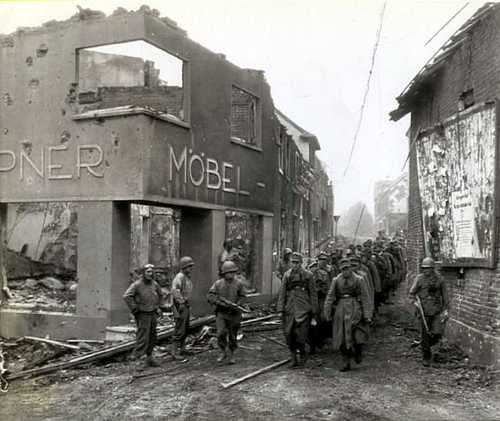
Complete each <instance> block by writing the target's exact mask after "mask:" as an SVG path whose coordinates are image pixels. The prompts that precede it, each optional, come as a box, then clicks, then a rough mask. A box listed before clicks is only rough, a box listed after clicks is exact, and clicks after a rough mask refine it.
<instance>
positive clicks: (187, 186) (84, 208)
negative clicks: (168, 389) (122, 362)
mask: <svg viewBox="0 0 500 421" xmlns="http://www.w3.org/2000/svg"><path fill="white" fill-rule="evenodd" d="M0 92H1V95H2V101H1V103H0V136H1V138H2V141H1V147H0V222H1V224H0V228H1V229H0V244H1V245H2V246H4V245H5V243H6V242H7V243H8V245H9V247H11V248H12V249H13V250H14V252H15V255H16V256H17V258H21V257H22V258H28V257H29V258H32V259H35V260H45V261H46V263H47V264H49V263H50V264H55V265H58V266H64V267H66V268H67V269H69V270H73V271H76V275H75V277H76V278H77V280H78V289H77V296H76V302H75V306H74V307H75V308H74V311H72V312H71V311H62V310H61V311H45V310H43V309H41V308H40V307H39V306H36V307H34V308H25V307H23V308H22V309H20V308H12V307H9V306H7V307H6V306H3V307H2V308H1V309H0V336H7V337H9V336H21V335H27V334H30V333H33V332H36V334H37V335H38V336H44V335H45V334H50V335H51V336H52V337H56V338H61V339H64V338H68V337H70V336H80V337H100V336H102V335H103V334H104V331H105V328H106V326H109V325H114V324H121V323H126V322H127V321H128V318H129V312H128V309H127V308H126V306H125V304H124V302H123V299H122V295H123V292H124V291H125V289H126V288H127V286H128V285H129V282H130V280H131V272H133V269H134V268H137V267H138V266H140V265H141V264H143V263H144V262H146V261H152V262H153V263H155V264H156V265H157V266H159V267H160V268H161V269H164V273H166V274H167V276H171V275H172V273H173V271H175V270H176V269H177V267H176V264H177V260H178V258H179V256H180V255H190V256H192V257H193V258H194V260H195V262H196V264H195V266H194V270H193V278H194V280H195V285H196V288H195V291H194V293H195V295H194V297H193V303H192V304H193V310H194V313H195V314H200V313H205V312H208V311H211V307H210V306H208V304H207V302H206V293H207V290H208V288H209V286H210V285H211V283H212V282H213V280H214V279H216V277H217V276H218V270H217V269H218V267H217V259H218V256H219V254H220V252H221V251H222V245H223V242H224V240H225V239H226V238H228V237H230V238H232V239H234V244H235V247H236V249H237V251H238V264H239V266H240V269H241V272H242V274H244V276H245V277H246V278H247V279H248V285H247V287H248V289H249V290H251V291H253V292H254V296H255V299H257V300H259V299H266V297H269V296H270V295H271V294H272V292H273V291H272V270H273V260H272V259H273V251H274V252H275V253H276V247H277V244H278V242H279V240H278V238H279V234H278V230H277V226H278V224H279V221H280V218H281V213H280V211H281V207H282V206H281V202H280V194H281V193H280V190H279V189H278V186H277V183H278V182H280V180H281V179H280V177H282V173H280V168H279V165H278V163H279V162H282V161H281V158H280V157H281V156H282V153H281V152H280V151H282V150H283V149H282V146H281V143H280V136H279V135H278V134H277V133H279V132H280V127H281V126H280V124H279V120H278V118H277V117H276V111H275V108H274V104H273V101H272V98H271V94H270V88H269V85H268V84H267V82H266V80H265V77H264V73H263V72H262V71H259V70H253V69H242V68H239V67H238V66H236V65H234V64H232V63H230V62H229V61H228V60H226V58H225V56H224V55H222V54H216V53H214V52H212V51H209V50H208V49H206V48H204V47H203V46H201V45H200V44H198V43H196V42H194V41H192V40H191V39H189V38H188V36H187V33H186V31H184V30H183V29H181V28H180V27H179V26H178V25H177V24H176V23H175V22H174V21H172V20H171V19H169V18H166V17H160V16H159V14H158V13H157V12H156V11H154V10H153V11H151V10H150V9H149V8H147V7H142V8H141V9H139V10H138V11H136V12H127V11H125V10H124V9H121V8H120V9H117V10H116V11H115V12H114V13H113V14H112V15H111V16H108V17H106V16H104V14H102V13H100V12H94V11H90V10H83V9H81V10H80V12H79V13H77V14H76V15H75V16H73V17H72V18H70V19H68V20H67V21H62V22H56V21H50V22H47V23H46V24H44V25H42V26H41V27H37V28H22V29H19V30H17V31H16V32H15V33H12V34H10V35H5V36H1V37H0ZM310 141H311V142H312V143H311V145H312V149H311V150H312V152H307V157H306V156H304V155H303V153H304V151H305V150H306V149H305V148H304V147H305V146H307V148H308V145H298V146H297V145H295V144H294V145H295V146H293V145H292V143H293V142H291V143H290V148H291V149H290V150H292V149H293V151H295V150H297V148H299V149H300V148H302V149H303V150H302V149H300V150H301V155H300V159H296V155H295V152H294V155H290V156H289V157H288V158H286V160H285V161H283V162H288V161H289V160H295V161H296V162H297V164H296V165H297V168H300V171H298V172H297V174H296V176H297V180H299V179H300V181H301V183H302V184H301V186H302V187H300V188H296V187H294V186H293V185H289V186H288V187H287V188H289V189H295V190H297V189H299V190H300V192H301V193H300V194H302V197H308V198H309V199H308V200H309V201H310V200H311V197H310V194H311V193H310V192H313V191H316V192H317V193H316V195H315V197H318V198H319V199H318V200H320V202H321V204H320V205H319V207H318V209H315V208H314V209H313V208H311V207H310V206H311V205H310V204H309V205H304V204H300V205H298V206H297V208H294V209H295V210H294V212H298V209H299V206H300V209H302V211H300V212H302V213H298V214H297V215H302V216H303V217H305V216H307V218H308V222H302V223H303V224H307V226H308V227H309V228H308V230H305V231H304V230H303V231H301V234H300V235H301V237H300V238H301V243H300V244H299V243H297V247H299V246H300V247H301V248H302V249H308V250H311V247H312V246H311V245H310V243H311V242H313V241H318V242H319V241H320V240H322V239H324V238H325V237H326V236H327V231H328V230H330V228H328V224H330V222H329V217H328V215H329V214H328V212H330V211H331V208H332V206H333V192H332V191H331V183H330V182H329V181H328V178H327V177H326V175H325V174H324V171H323V172H322V171H321V170H320V169H318V171H317V172H316V174H317V175H318V177H317V180H318V183H320V184H318V186H319V187H317V188H316V187H314V183H312V180H310V178H311V176H312V175H314V168H315V167H316V166H318V165H319V164H318V163H317V162H316V161H315V160H314V150H316V149H318V148H319V145H317V140H316V141H314V140H313V139H311V140H310ZM307 142H309V140H308V141H307ZM307 150H308V151H309V149H307ZM311 157H312V160H311ZM304 162H307V165H305V164H304ZM287 165H288V164H287ZM294 165H295V164H294ZM318 168H319V167H318ZM307 192H309V193H307ZM320 195H321V197H320ZM324 195H327V196H328V198H327V199H325V196H324ZM327 202H328V203H327ZM277 203H278V205H276V204H277ZM297 203H299V201H297ZM49 204H50V205H49ZM308 209H309V210H308ZM330 219H331V218H330ZM314 221H317V223H318V228H317V229H313V227H314V223H315V222H314ZM320 224H321V226H320ZM34 227H35V228H34ZM325 227H326V228H325ZM313 231H314V232H315V233H316V234H315V236H314V235H312V234H310V233H311V232H313ZM23 233H24V234H23ZM306 233H307V234H306ZM306 235H308V236H309V237H306ZM297 238H298V237H297ZM3 248H5V247H3ZM11 255H12V253H10V252H9V256H11ZM6 260H8V256H7V253H6V252H5V249H4V250H1V249H0V269H1V271H0V288H2V287H4V286H6V282H7V280H6V275H5V267H6ZM2 298H3V297H2Z"/></svg>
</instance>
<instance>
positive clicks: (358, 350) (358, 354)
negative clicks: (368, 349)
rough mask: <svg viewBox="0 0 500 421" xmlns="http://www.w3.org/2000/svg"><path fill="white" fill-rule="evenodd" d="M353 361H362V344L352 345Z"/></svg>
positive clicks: (358, 362) (359, 362)
mask: <svg viewBox="0 0 500 421" xmlns="http://www.w3.org/2000/svg"><path fill="white" fill-rule="evenodd" d="M354 361H355V362H356V364H361V361H363V346H362V345H355V347H354Z"/></svg>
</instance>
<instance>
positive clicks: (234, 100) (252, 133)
mask: <svg viewBox="0 0 500 421" xmlns="http://www.w3.org/2000/svg"><path fill="white" fill-rule="evenodd" d="M258 120H259V119H258V98H257V97H255V96H253V95H252V94H249V93H248V92H245V91H243V90H242V89H240V88H237V87H236V86H233V88H232V91H231V138H232V139H233V140H235V141H237V142H242V143H246V144H250V145H256V146H257V145H259V130H258V125H257V124H258Z"/></svg>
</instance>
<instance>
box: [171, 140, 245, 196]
mask: <svg viewBox="0 0 500 421" xmlns="http://www.w3.org/2000/svg"><path fill="white" fill-rule="evenodd" d="M168 162H169V181H172V180H173V177H174V171H176V172H177V173H178V174H180V175H181V176H182V181H183V182H184V183H187V182H188V181H189V182H190V183H191V184H192V185H194V186H196V187H198V186H202V185H204V186H205V187H206V188H207V189H211V190H220V189H222V191H224V192H228V193H236V194H240V195H244V196H249V195H250V193H249V192H248V191H245V190H243V189H242V188H241V169H240V167H239V166H237V165H234V164H231V163H229V162H225V161H222V163H219V161H218V160H216V159H213V158H208V157H206V156H205V153H203V152H202V153H201V154H196V153H194V152H193V150H192V149H188V148H187V147H186V146H184V148H183V149H182V151H181V153H180V154H179V155H176V154H175V151H174V148H173V147H172V145H170V146H169V159H168ZM233 182H234V183H233ZM231 186H234V187H231Z"/></svg>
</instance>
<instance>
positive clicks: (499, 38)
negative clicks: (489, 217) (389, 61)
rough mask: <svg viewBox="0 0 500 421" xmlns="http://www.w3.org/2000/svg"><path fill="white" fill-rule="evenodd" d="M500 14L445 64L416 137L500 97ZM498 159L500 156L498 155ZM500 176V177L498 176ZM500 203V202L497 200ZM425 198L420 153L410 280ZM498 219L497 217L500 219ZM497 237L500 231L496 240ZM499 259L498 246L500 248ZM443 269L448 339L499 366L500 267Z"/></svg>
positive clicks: (488, 18) (413, 170)
mask: <svg viewBox="0 0 500 421" xmlns="http://www.w3.org/2000/svg"><path fill="white" fill-rule="evenodd" d="M499 43H500V11H499V9H498V8H497V9H496V10H495V11H493V12H492V13H490V14H487V15H485V16H484V17H483V18H482V19H481V21H480V22H479V23H477V24H476V25H475V26H474V27H473V28H472V29H471V30H470V33H469V35H468V36H467V37H466V39H465V40H464V42H462V43H461V44H460V46H459V47H458V48H457V49H456V50H455V51H454V52H453V54H452V55H450V56H449V57H448V58H447V59H446V63H445V64H444V65H443V67H442V69H441V70H440V72H439V75H438V76H437V77H436V78H435V79H434V80H433V81H432V82H430V84H429V85H428V86H427V87H426V93H425V95H424V94H422V95H421V97H420V99H419V102H418V103H416V104H415V105H414V107H413V109H412V116H411V136H410V138H411V139H413V137H414V136H415V135H416V134H417V131H418V130H419V129H425V128H427V127H431V126H433V125H435V124H437V123H439V122H441V121H443V120H445V119H446V118H448V117H450V116H452V115H454V114H456V113H457V111H459V109H458V107H459V99H460V97H461V95H462V94H463V93H464V92H466V91H467V92H469V91H470V90H472V92H473V97H474V101H475V103H476V104H479V103H482V102H486V101H493V100H495V99H496V98H498V97H500V84H499V76H498V74H499V70H500V51H499V50H498V45H499ZM497 160H498V156H497ZM497 177H498V175H497ZM497 183H498V180H497ZM496 200H497V201H498V200H499V198H498V197H497V199H496ZM421 209H422V208H421V198H420V191H419V183H418V174H417V162H416V153H415V149H413V150H412V153H411V156H410V194H409V215H408V231H409V232H408V258H409V262H408V269H409V273H408V280H409V281H410V282H411V281H412V280H413V279H414V277H415V275H416V274H417V273H418V265H419V262H420V259H421V258H422V257H423V256H424V253H425V251H424V243H423V227H422V210H421ZM497 219H498V215H497ZM499 240H500V239H499V238H498V232H497V241H499ZM496 253H497V255H498V254H499V247H498V244H497V249H496ZM498 257H500V256H497V265H496V268H495V269H487V268H463V278H462V279H460V276H459V269H443V270H442V274H443V276H444V278H445V279H446V281H447V283H448V285H449V286H450V293H451V308H450V316H451V319H450V321H449V323H448V331H447V335H448V337H449V339H451V340H452V341H455V342H457V343H459V344H460V346H461V347H462V348H463V349H464V350H465V351H467V352H468V354H469V356H470V357H471V359H472V360H473V361H475V362H477V363H482V364H495V365H497V366H498V365H500V307H499V302H500V267H499V264H498V262H499V258H498Z"/></svg>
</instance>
